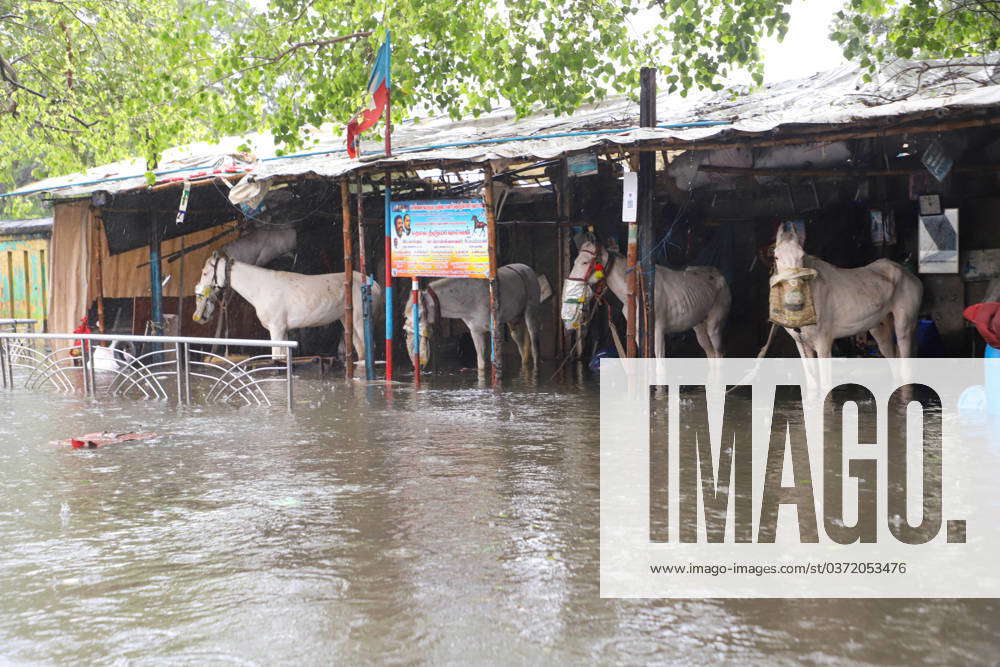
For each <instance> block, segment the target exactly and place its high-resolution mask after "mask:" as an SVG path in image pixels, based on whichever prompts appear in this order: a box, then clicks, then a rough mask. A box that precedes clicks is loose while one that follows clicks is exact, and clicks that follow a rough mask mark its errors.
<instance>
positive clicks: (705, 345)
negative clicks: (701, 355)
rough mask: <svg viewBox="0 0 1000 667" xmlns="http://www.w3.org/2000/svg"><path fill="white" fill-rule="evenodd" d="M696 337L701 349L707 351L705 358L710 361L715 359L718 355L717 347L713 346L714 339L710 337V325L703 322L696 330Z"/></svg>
mask: <svg viewBox="0 0 1000 667" xmlns="http://www.w3.org/2000/svg"><path fill="white" fill-rule="evenodd" d="M694 335H695V336H697V337H698V345H701V349H703V350H705V356H706V357H708V358H709V359H713V358H715V357H717V356H719V355H718V353H717V352H716V349H715V345H713V344H712V339H711V337H710V336H709V335H708V323H707V322H702V323H701V324H699V325H697V326H696V327H695V328H694Z"/></svg>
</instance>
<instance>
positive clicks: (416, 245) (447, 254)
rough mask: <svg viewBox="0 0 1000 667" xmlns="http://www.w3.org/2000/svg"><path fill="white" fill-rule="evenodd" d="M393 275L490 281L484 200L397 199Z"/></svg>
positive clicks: (393, 214) (394, 215)
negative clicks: (451, 277)
mask: <svg viewBox="0 0 1000 667" xmlns="http://www.w3.org/2000/svg"><path fill="white" fill-rule="evenodd" d="M391 215H392V275H393V276H425V277H447V276H457V277H465V278H487V277H489V266H490V262H489V244H488V241H487V234H486V206H485V204H484V203H483V200H482V199H440V200H433V201H394V202H393V203H392V209H391Z"/></svg>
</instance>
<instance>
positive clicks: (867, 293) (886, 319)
mask: <svg viewBox="0 0 1000 667" xmlns="http://www.w3.org/2000/svg"><path fill="white" fill-rule="evenodd" d="M786 227H787V229H786ZM803 240H804V239H802V238H800V237H799V234H798V232H797V231H796V229H795V227H793V226H787V225H782V226H781V227H780V228H779V229H778V236H777V240H776V243H775V246H774V259H775V269H776V271H777V274H780V273H781V272H782V271H785V272H794V270H795V269H803V268H804V269H813V270H815V271H816V277H815V278H813V279H812V280H811V282H812V294H813V303H814V304H815V309H816V324H811V325H808V326H804V327H799V328H795V329H790V328H786V329H785V331H787V332H788V333H789V335H790V336H791V337H792V339H793V340H794V341H795V345H796V346H797V347H798V348H799V355H800V356H801V357H802V358H803V359H811V358H816V357H818V358H820V359H825V358H828V357H829V356H830V351H831V349H832V347H833V341H834V339H836V338H845V337H847V336H854V335H857V334H860V333H864V332H866V331H867V332H869V333H871V335H872V337H873V338H874V339H875V342H876V343H877V344H878V349H879V351H880V352H881V353H882V356H883V357H886V358H889V359H891V358H894V357H903V358H905V357H910V356H912V354H911V353H912V348H913V335H914V329H915V327H916V325H917V317H918V316H919V311H920V301H921V298H922V297H923V292H924V286H923V284H921V282H920V280H919V279H918V278H917V277H916V276H915V275H913V274H912V273H910V272H909V271H907V270H906V269H904V268H903V267H902V266H901V265H899V264H897V263H896V262H893V261H892V260H888V259H877V260H875V261H874V262H872V263H871V264H868V265H866V266H862V267H860V268H857V269H842V268H839V267H836V266H834V265H832V264H828V263H827V262H824V261H823V260H821V259H819V258H818V257H813V256H812V255H807V254H806V253H805V251H804V250H803V249H802V242H803ZM777 274H776V275H777ZM893 332H895V334H896V342H895V343H894V342H893V340H892V335H893Z"/></svg>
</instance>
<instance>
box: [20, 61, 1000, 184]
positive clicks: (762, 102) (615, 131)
mask: <svg viewBox="0 0 1000 667" xmlns="http://www.w3.org/2000/svg"><path fill="white" fill-rule="evenodd" d="M987 60H988V61H993V62H996V61H997V58H996V57H991V58H989V59H987ZM984 62H986V61H984V60H982V59H963V60H960V61H959V60H953V61H949V62H947V63H946V62H944V61H898V62H896V63H894V64H892V65H890V66H888V67H886V68H884V69H883V70H882V71H881V72H879V73H878V75H877V76H876V77H875V78H874V80H873V81H871V82H864V80H863V75H864V72H863V71H862V70H861V69H860V68H858V67H856V66H853V65H843V66H841V67H838V68H836V69H833V70H829V71H826V72H821V73H818V74H814V75H813V76H810V77H806V78H803V79H795V80H790V81H785V82H781V83H777V84H772V85H769V86H766V87H765V88H764V89H762V90H760V91H757V92H749V91H747V90H746V89H741V88H739V87H737V88H730V89H727V90H723V91H721V92H719V93H716V94H714V95H708V96H703V97H701V98H698V99H685V98H681V97H677V96H668V95H661V96H660V97H659V98H658V100H657V110H658V113H657V122H658V125H659V126H660V127H657V128H641V129H639V128H636V125H637V124H638V115H639V111H638V104H637V103H635V102H634V101H632V100H629V99H628V98H626V97H612V98H608V99H605V100H603V101H600V102H598V103H595V104H591V105H586V106H584V107H581V108H580V109H578V110H577V111H576V112H575V113H573V114H572V115H569V116H561V117H557V116H554V115H552V114H549V113H544V112H543V113H537V114H534V115H531V116H528V117H525V118H520V119H518V118H516V116H515V114H514V113H513V111H512V110H511V109H509V108H505V109H499V110H496V111H494V112H492V113H489V114H484V115H483V116H481V117H479V118H476V119H470V120H463V121H458V122H454V121H451V120H450V119H448V118H446V117H439V118H434V119H430V120H427V121H423V122H420V123H415V122H414V123H402V124H400V125H397V126H396V127H394V128H393V145H394V146H395V147H396V150H397V151H398V152H397V153H396V154H395V155H393V157H391V158H387V159H386V158H383V159H381V160H378V161H377V162H376V163H374V164H390V163H406V162H409V161H411V160H431V161H432V160H454V161H468V162H484V161H487V160H491V161H492V160H533V159H548V158H554V157H558V156H560V155H562V154H564V153H566V152H572V151H579V150H586V149H588V148H592V147H595V146H599V145H602V144H605V145H608V144H610V145H614V144H631V143H634V142H636V141H643V140H653V139H677V140H682V141H696V140H701V139H707V138H710V137H714V136H719V135H721V134H723V133H728V134H732V133H759V132H767V131H771V130H775V129H776V128H779V127H782V126H791V125H804V124H820V125H830V124H847V123H851V122H854V121H864V120H874V119H879V118H891V117H896V116H904V115H909V114H918V113H921V112H928V111H933V112H938V113H944V112H947V111H948V110H960V109H975V108H985V107H996V106H1000V68H998V67H996V66H993V65H988V64H984ZM946 65H947V66H946ZM691 123H714V124H711V125H700V126H695V127H684V125H686V124H691ZM663 126H668V127H663ZM669 126H674V127H669ZM678 126H680V127H678ZM342 132H343V126H342V125H336V126H334V125H328V126H324V127H323V128H319V129H312V130H310V131H309V134H310V137H311V139H312V140H314V141H315V144H314V145H313V146H312V147H311V148H310V149H309V151H308V152H304V153H300V154H298V155H291V156H278V155H277V154H276V151H275V146H274V141H273V138H272V137H270V135H267V134H262V135H249V136H245V137H229V138H227V139H225V140H223V141H222V142H220V143H219V144H216V145H206V144H198V145H195V146H189V147H181V148H175V149H171V150H170V151H167V152H166V153H165V155H164V159H163V160H162V161H161V171H160V172H158V173H159V174H161V176H160V180H168V179H171V178H175V179H176V178H183V177H184V176H185V175H189V176H190V175H191V174H192V173H197V172H199V171H201V172H204V171H205V170H206V169H211V168H212V166H213V165H215V164H217V163H218V162H219V161H220V160H222V159H224V158H225V157H226V156H227V155H230V154H232V153H233V152H235V151H236V150H237V147H238V146H241V145H243V144H249V145H251V146H252V147H253V150H254V152H255V153H256V155H257V157H258V158H260V159H261V163H260V165H259V166H258V167H257V168H256V169H255V170H254V173H255V174H257V175H258V176H260V177H268V176H295V175H300V174H307V173H313V174H316V175H320V176H327V177H335V176H340V175H342V174H344V173H347V172H350V171H353V170H356V169H359V168H365V169H370V168H371V167H372V166H373V163H371V162H360V161H358V160H352V159H349V158H348V157H347V155H346V151H345V150H344V146H345V143H344V138H343V134H342ZM367 143H368V145H369V146H374V145H375V142H373V141H371V140H369V141H368V142H367ZM470 144H471V145H470ZM142 174H143V166H142V164H141V162H139V161H136V160H125V161H122V162H117V163H114V164H110V165H104V166H102V167H96V168H94V169H90V170H88V171H87V172H86V173H83V174H73V175H71V176H62V177H57V178H51V179H47V180H45V181H40V182H38V183H34V184H31V185H28V186H25V187H23V188H21V189H19V190H16V191H14V192H13V193H10V194H25V193H28V192H37V191H44V192H49V193H50V194H53V195H56V196H59V197H68V198H73V197H80V196H84V195H87V194H90V193H92V192H96V191H101V190H104V191H110V192H116V191H123V190H131V189H135V188H141V187H143V186H145V184H146V183H145V177H144V176H143V175H142ZM206 175H208V174H206ZM107 179H115V180H107ZM97 181H100V182H97Z"/></svg>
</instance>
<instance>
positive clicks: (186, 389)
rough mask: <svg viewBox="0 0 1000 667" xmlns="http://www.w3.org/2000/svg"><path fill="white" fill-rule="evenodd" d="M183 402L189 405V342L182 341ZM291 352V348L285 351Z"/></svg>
mask: <svg viewBox="0 0 1000 667" xmlns="http://www.w3.org/2000/svg"><path fill="white" fill-rule="evenodd" d="M183 348H184V402H185V403H186V404H188V405H191V344H190V343H184V345H183ZM286 354H291V350H288V351H286Z"/></svg>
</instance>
